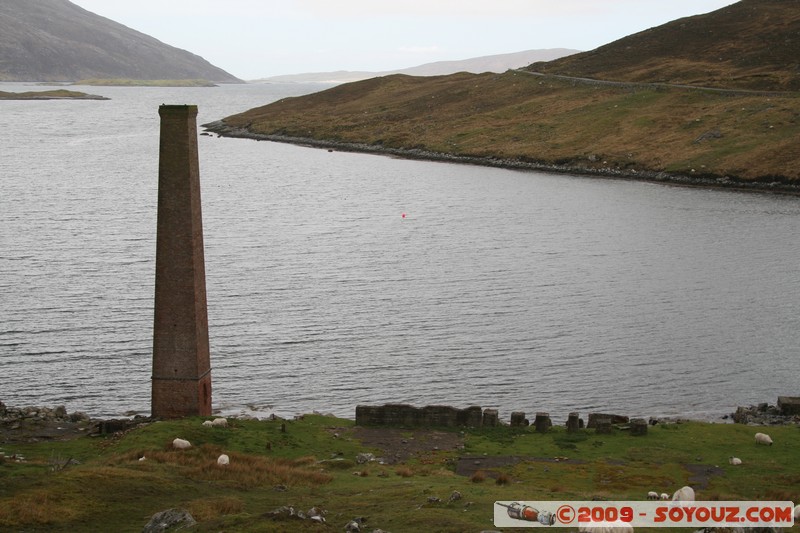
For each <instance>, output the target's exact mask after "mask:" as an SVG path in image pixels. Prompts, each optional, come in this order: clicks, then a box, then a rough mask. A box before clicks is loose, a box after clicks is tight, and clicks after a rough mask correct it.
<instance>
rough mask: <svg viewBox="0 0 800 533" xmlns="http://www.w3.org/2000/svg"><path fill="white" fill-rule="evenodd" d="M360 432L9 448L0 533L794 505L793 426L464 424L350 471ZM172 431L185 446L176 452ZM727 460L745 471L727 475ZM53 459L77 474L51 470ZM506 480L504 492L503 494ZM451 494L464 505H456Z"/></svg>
mask: <svg viewBox="0 0 800 533" xmlns="http://www.w3.org/2000/svg"><path fill="white" fill-rule="evenodd" d="M282 424H285V426H284V427H285V431H282V430H281V425H282ZM353 429H354V423H353V421H351V420H344V419H337V418H333V417H325V416H318V415H308V416H305V417H303V418H302V419H300V420H293V421H280V420H275V421H256V420H233V419H232V420H230V426H229V427H228V428H208V427H203V426H202V425H201V419H199V418H189V419H185V420H176V421H165V422H156V423H153V424H149V425H144V426H142V427H139V428H137V429H134V430H132V431H129V432H127V433H125V434H124V435H122V436H108V437H94V438H93V437H81V438H79V439H76V440H72V441H67V442H41V443H35V444H26V445H14V446H9V445H5V446H4V452H5V454H6V456H10V455H11V454H15V453H16V454H23V455H24V456H25V457H26V462H23V463H17V462H12V461H11V460H9V459H6V460H5V461H3V462H2V464H0V530H3V531H6V530H8V531H22V530H24V531H53V532H61V531H64V532H66V531H82V532H84V531H85V532H89V531H110V530H113V531H119V532H125V531H131V532H133V531H141V528H142V527H143V526H144V524H145V523H146V522H147V521H148V519H149V517H150V516H152V515H153V514H154V513H156V512H158V511H162V510H165V509H168V508H171V507H183V508H186V509H188V510H189V511H190V512H191V513H192V515H193V516H194V517H195V518H196V519H197V520H198V522H199V525H198V527H197V529H196V530H197V531H223V530H224V531H241V532H256V531H335V530H341V529H342V528H343V527H344V524H346V523H347V521H349V520H351V519H352V518H354V517H356V516H365V517H367V518H368V521H367V526H368V527H367V530H368V531H371V530H372V529H377V528H381V529H383V530H385V531H392V532H393V533H398V532H400V533H402V532H404V531H432V532H437V531H441V532H449V531H452V532H464V531H467V532H468V531H476V532H477V531H481V530H484V529H493V526H492V516H493V515H492V509H493V502H494V501H496V500H588V499H592V498H607V499H615V500H641V499H644V497H645V495H646V493H647V492H648V491H650V490H656V491H658V492H669V493H671V492H673V491H674V490H676V489H677V488H679V487H681V486H683V485H685V484H691V485H693V486H694V487H695V488H696V489H697V496H698V499H725V500H729V499H730V500H751V499H762V500H763V499H778V500H786V499H789V500H793V501H798V500H800V462H798V461H797V457H798V455H797V450H798V449H800V430H799V429H798V427H796V426H782V427H770V428H767V429H766V430H765V431H767V432H769V433H770V435H771V436H772V438H773V440H774V441H775V444H774V445H773V446H760V445H757V444H755V441H754V439H753V435H754V434H755V432H756V431H759V430H760V429H761V430H763V429H762V428H755V427H750V426H742V425H734V424H710V423H700V422H689V423H681V424H669V425H659V426H655V427H651V428H650V429H649V432H648V434H647V435H645V436H641V437H634V436H631V435H629V434H628V432H627V431H624V430H615V431H614V432H613V433H612V434H609V435H597V434H595V433H594V431H593V430H583V431H580V432H578V433H575V434H569V433H567V432H566V430H565V429H564V428H563V427H560V426H559V427H554V428H553V429H552V430H551V431H549V432H548V433H545V434H539V433H536V432H535V431H534V430H533V428H510V427H499V428H485V429H471V430H464V439H465V449H464V450H461V451H456V450H447V451H443V450H434V449H431V450H428V451H426V452H423V453H420V454H418V455H417V456H415V457H414V458H412V459H410V460H408V461H407V462H405V463H404V464H396V465H389V464H379V463H378V462H370V463H367V464H357V463H356V462H355V458H356V455H357V454H358V453H360V452H372V453H375V454H376V456H379V455H380V451H379V450H376V449H370V448H367V447H364V446H363V445H362V444H361V443H360V442H359V441H358V439H357V438H356V437H355V436H354V432H353ZM440 431H448V430H447V429H440ZM453 431H458V432H460V431H462V430H460V429H459V430H453ZM177 436H180V437H181V438H185V439H188V440H189V441H191V442H192V443H193V447H192V449H190V450H186V451H176V450H172V449H171V447H170V443H171V441H172V439H173V438H175V437H177ZM220 453H226V454H228V455H229V456H230V457H231V465H230V466H229V467H228V468H220V467H218V466H217V465H216V457H217V456H218V455H219V454H220ZM141 455H144V457H145V460H143V461H139V459H138V458H139V456H141ZM731 455H735V456H738V457H740V458H741V459H742V460H743V462H744V464H743V465H741V466H737V467H734V466H730V465H729V464H728V457H729V456H731ZM461 456H464V457H470V458H478V459H477V460H481V458H493V457H511V456H513V457H516V461H510V462H508V463H507V464H504V465H501V466H497V467H493V466H490V462H489V461H488V460H486V464H487V466H486V467H485V468H484V467H481V468H482V469H483V471H484V472H485V473H486V477H485V479H484V480H483V481H480V482H476V481H473V480H471V479H470V477H469V476H466V475H458V474H456V472H455V465H456V464H457V462H458V459H459V457H461ZM54 458H60V459H64V458H73V459H76V460H77V461H78V462H79V464H74V463H70V464H69V465H68V466H64V467H57V468H54V466H53V465H54V460H53V459H54ZM556 458H558V460H556ZM55 464H57V465H63V461H60V462H55ZM693 465H704V466H705V467H715V466H716V467H719V470H715V472H718V473H717V474H714V475H711V476H709V477H708V478H707V480H706V483H705V485H703V484H700V483H699V482H698V481H697V480H694V481H691V476H692V475H693V473H692V466H693ZM701 470H702V469H701ZM497 477H504V478H505V479H506V480H507V481H508V482H507V483H506V484H497V483H496V481H495V480H496V479H497ZM276 487H277V488H278V489H280V490H276ZM453 491H458V492H460V493H461V494H462V496H463V498H462V499H460V500H457V501H452V502H451V501H449V497H450V495H451V494H452V493H453ZM429 498H438V499H439V501H429ZM285 505H291V506H293V507H295V508H296V509H299V510H303V511H307V510H308V509H310V508H311V507H314V506H317V507H320V508H322V509H325V510H326V511H327V513H328V514H327V516H326V518H327V521H328V522H327V525H317V524H314V523H311V522H307V521H306V522H296V521H291V520H276V519H274V518H272V517H270V516H268V513H270V512H271V511H272V510H274V509H277V508H279V507H281V506H285Z"/></svg>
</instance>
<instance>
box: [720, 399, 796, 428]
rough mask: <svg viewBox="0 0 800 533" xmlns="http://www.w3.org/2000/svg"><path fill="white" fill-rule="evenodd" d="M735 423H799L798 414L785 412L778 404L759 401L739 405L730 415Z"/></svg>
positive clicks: (775, 424)
mask: <svg viewBox="0 0 800 533" xmlns="http://www.w3.org/2000/svg"><path fill="white" fill-rule="evenodd" d="M779 403H780V402H779ZM730 417H731V419H732V420H733V422H734V423H736V424H747V425H751V426H785V425H790V424H800V414H792V413H791V412H789V414H787V412H786V410H785V409H781V407H780V406H779V405H770V404H768V403H766V402H765V403H760V404H758V405H749V406H747V407H745V406H739V407H737V408H736V411H735V412H734V413H732V414H731V415H730Z"/></svg>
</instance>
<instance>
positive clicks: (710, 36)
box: [528, 0, 800, 91]
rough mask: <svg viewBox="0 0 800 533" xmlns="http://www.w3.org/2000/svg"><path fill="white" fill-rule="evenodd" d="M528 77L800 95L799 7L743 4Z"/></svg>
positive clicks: (788, 2) (777, 2) (795, 3)
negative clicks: (545, 76) (543, 74)
mask: <svg viewBox="0 0 800 533" xmlns="http://www.w3.org/2000/svg"><path fill="white" fill-rule="evenodd" d="M528 69H529V70H532V71H537V72H543V73H547V74H559V75H564V76H574V77H585V78H595V79H605V80H616V81H633V82H666V83H675V84H687V85H702V86H708V87H725V88H729V89H733V88H738V89H759V90H761V89H763V90H790V91H797V90H800V0H742V1H741V2H737V3H735V4H732V5H729V6H727V7H723V8H722V9H718V10H716V11H714V12H711V13H708V14H705V15H697V16H693V17H686V18H682V19H678V20H675V21H673V22H669V23H667V24H664V25H662V26H658V27H656V28H651V29H649V30H645V31H642V32H639V33H635V34H633V35H630V36H628V37H624V38H622V39H619V40H618V41H614V42H612V43H610V44H607V45H605V46H601V47H600V48H597V49H596V50H592V51H590V52H583V53H580V54H575V55H572V56H569V57H564V58H561V59H558V60H556V61H551V62H548V63H535V64H533V65H530V67H528Z"/></svg>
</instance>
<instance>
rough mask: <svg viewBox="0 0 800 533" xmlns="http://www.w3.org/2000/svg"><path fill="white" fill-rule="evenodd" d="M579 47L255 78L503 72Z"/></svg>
mask: <svg viewBox="0 0 800 533" xmlns="http://www.w3.org/2000/svg"><path fill="white" fill-rule="evenodd" d="M578 52H579V50H570V49H567V48H549V49H544V50H525V51H523V52H514V53H510V54H497V55H491V56H482V57H475V58H472V59H462V60H458V61H437V62H435V63H425V64H424V65H419V66H416V67H410V68H406V69H402V70H384V71H380V72H365V71H350V70H337V71H335V72H312V73H306V74H286V75H283V76H272V77H269V78H264V79H261V80H256V81H268V82H298V83H302V82H340V83H346V82H351V81H360V80H366V79H369V78H374V77H376V76H389V75H392V74H408V75H409V76H443V75H446V74H455V73H456V72H472V73H475V74H480V73H482V72H498V73H499V72H505V71H506V70H509V69H514V68H522V67H524V66H526V65H530V64H531V63H533V62H535V61H550V60H553V59H558V58H560V57H564V56H568V55H570V54H576V53H578Z"/></svg>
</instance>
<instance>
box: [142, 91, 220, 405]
mask: <svg viewBox="0 0 800 533" xmlns="http://www.w3.org/2000/svg"><path fill="white" fill-rule="evenodd" d="M158 114H159V115H160V116H161V141H160V153H159V165H158V223H157V238H156V285H155V318H154V329H153V388H152V416H153V417H156V418H180V417H184V416H195V415H202V416H208V415H210V414H211V358H210V353H209V343H208V309H207V304H206V274H205V260H204V256H203V220H202V215H201V211H200V170H199V163H198V156H197V106H194V105H162V106H160V107H159V110H158Z"/></svg>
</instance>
